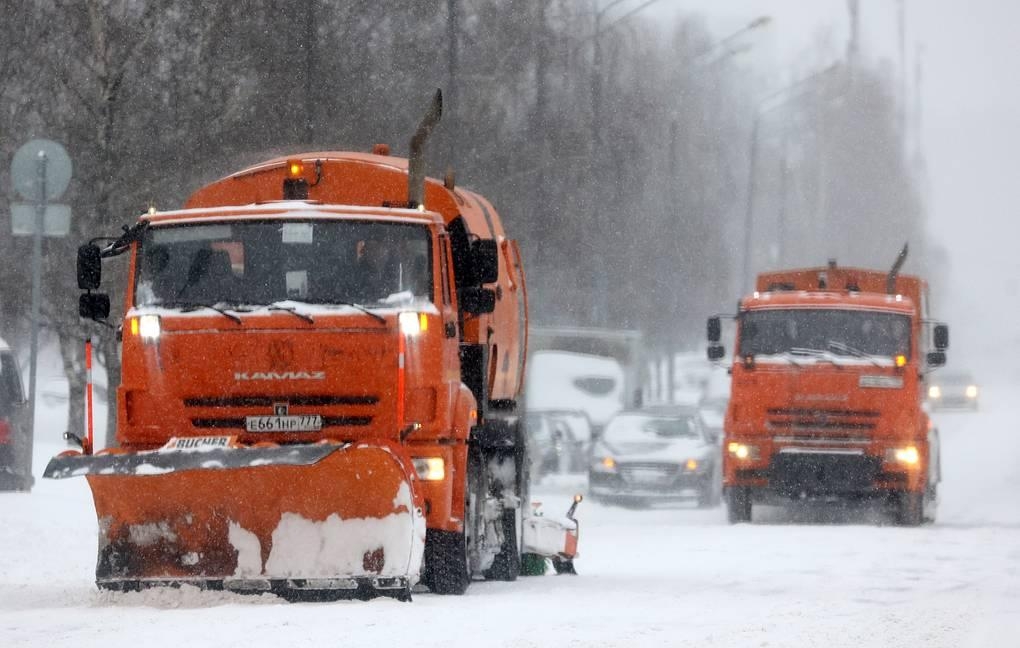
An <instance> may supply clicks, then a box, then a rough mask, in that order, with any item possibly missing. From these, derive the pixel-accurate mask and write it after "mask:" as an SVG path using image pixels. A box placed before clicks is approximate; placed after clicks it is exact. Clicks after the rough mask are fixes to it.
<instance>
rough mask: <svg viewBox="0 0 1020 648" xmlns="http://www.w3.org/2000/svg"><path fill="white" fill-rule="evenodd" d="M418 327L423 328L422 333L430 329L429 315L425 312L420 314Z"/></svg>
mask: <svg viewBox="0 0 1020 648" xmlns="http://www.w3.org/2000/svg"><path fill="white" fill-rule="evenodd" d="M418 328H420V329H421V332H422V333H424V332H425V331H427V330H429V316H428V315H426V314H425V313H419V314H418Z"/></svg>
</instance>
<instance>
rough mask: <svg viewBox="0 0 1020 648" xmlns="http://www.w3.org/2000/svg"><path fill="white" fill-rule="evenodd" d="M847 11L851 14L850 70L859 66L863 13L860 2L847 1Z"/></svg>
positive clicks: (848, 42) (847, 51)
mask: <svg viewBox="0 0 1020 648" xmlns="http://www.w3.org/2000/svg"><path fill="white" fill-rule="evenodd" d="M846 5H847V11H849V12H850V37H849V39H848V40H847V43H846V61H847V63H848V64H849V65H850V69H851V70H852V69H853V67H854V66H855V65H856V64H857V54H858V52H860V34H861V11H860V0H846Z"/></svg>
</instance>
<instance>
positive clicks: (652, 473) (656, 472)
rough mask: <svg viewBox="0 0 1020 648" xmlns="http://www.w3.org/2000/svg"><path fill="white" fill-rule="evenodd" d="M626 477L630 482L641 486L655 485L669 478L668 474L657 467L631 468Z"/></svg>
mask: <svg viewBox="0 0 1020 648" xmlns="http://www.w3.org/2000/svg"><path fill="white" fill-rule="evenodd" d="M626 477H627V481H629V482H630V483H632V484H638V485H641V486H655V485H658V484H661V483H662V482H664V481H667V480H668V479H669V475H667V474H666V472H665V471H664V470H661V469H658V468H631V469H630V470H628V471H627V472H626Z"/></svg>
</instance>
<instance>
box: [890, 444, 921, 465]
mask: <svg viewBox="0 0 1020 648" xmlns="http://www.w3.org/2000/svg"><path fill="white" fill-rule="evenodd" d="M885 460H886V461H888V462H890V463H899V464H903V465H905V466H909V467H914V466H917V465H918V464H919V463H921V453H920V452H919V451H918V450H917V447H915V446H906V447H903V448H889V449H888V450H886V451H885Z"/></svg>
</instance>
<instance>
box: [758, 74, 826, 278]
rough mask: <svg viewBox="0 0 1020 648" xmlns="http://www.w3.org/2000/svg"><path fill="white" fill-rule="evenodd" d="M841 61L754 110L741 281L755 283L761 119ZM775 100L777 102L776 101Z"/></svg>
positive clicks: (782, 90)
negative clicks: (753, 254)
mask: <svg viewBox="0 0 1020 648" xmlns="http://www.w3.org/2000/svg"><path fill="white" fill-rule="evenodd" d="M839 67H840V65H839V63H833V64H832V65H830V66H828V67H826V68H823V69H821V70H818V71H817V72H814V73H812V74H809V75H808V76H806V77H804V78H803V79H800V80H799V81H795V82H794V83H791V84H789V85H787V86H784V87H782V88H779V89H778V90H776V91H774V92H771V93H769V94H768V95H766V96H765V97H763V98H762V99H761V100H760V101H759V102H758V105H757V107H756V108H755V111H754V121H753V122H752V124H751V151H750V158H749V162H748V165H749V166H748V174H747V208H746V211H745V213H744V254H743V263H742V266H741V272H740V279H741V281H748V282H749V283H750V284H751V285H754V278H753V277H752V276H751V274H750V273H751V239H752V236H751V234H752V228H753V226H754V193H755V191H754V189H755V175H756V173H755V172H756V168H757V164H758V132H759V130H760V128H761V120H762V117H764V116H765V115H766V114H768V113H769V112H771V111H772V110H775V109H776V108H779V107H780V106H783V105H784V104H786V103H787V102H789V101H790V100H791V99H793V98H794V97H796V96H797V95H796V94H791V92H792V91H793V90H797V89H799V88H801V87H803V86H805V85H807V84H808V83H810V82H812V81H814V80H816V79H817V78H819V77H821V76H824V75H826V74H828V73H829V72H832V71H833V70H835V69H837V68H839ZM779 98H782V101H778V102H775V100H776V99H779ZM774 102H775V103H774ZM770 104H771V105H770Z"/></svg>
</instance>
